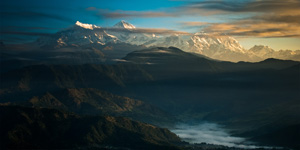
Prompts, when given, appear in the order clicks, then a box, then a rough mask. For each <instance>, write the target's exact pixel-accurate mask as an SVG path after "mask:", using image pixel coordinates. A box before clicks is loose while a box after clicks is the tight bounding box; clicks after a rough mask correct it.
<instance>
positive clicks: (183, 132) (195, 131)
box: [171, 122, 271, 149]
mask: <svg viewBox="0 0 300 150" xmlns="http://www.w3.org/2000/svg"><path fill="white" fill-rule="evenodd" d="M171 131H172V132H174V133H175V134H177V135H178V136H179V137H180V138H181V139H182V140H184V141H186V142H189V143H193V144H195V143H207V144H216V145H224V146H228V147H237V148H248V149H249V148H250V149H252V148H253V149H254V148H271V147H266V146H256V145H253V144H254V143H253V142H250V141H247V139H245V138H242V137H234V136H232V135H230V133H229V131H228V130H226V129H224V128H223V127H222V126H221V125H218V124H216V123H210V122H202V123H198V124H193V125H189V124H178V125H176V127H175V129H173V130H171Z"/></svg>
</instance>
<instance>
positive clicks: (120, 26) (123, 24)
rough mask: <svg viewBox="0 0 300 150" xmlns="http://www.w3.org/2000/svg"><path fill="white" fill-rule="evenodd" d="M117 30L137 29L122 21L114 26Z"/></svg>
mask: <svg viewBox="0 0 300 150" xmlns="http://www.w3.org/2000/svg"><path fill="white" fill-rule="evenodd" d="M114 27H115V28H125V29H135V26H134V25H132V24H130V23H128V22H126V21H124V20H122V21H120V22H118V23H117V24H115V25H114Z"/></svg>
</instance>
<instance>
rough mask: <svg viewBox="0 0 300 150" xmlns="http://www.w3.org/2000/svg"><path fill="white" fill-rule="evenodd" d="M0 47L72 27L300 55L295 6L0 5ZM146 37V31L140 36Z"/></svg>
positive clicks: (108, 0) (195, 0) (290, 2)
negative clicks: (123, 29) (223, 40)
mask: <svg viewBox="0 0 300 150" xmlns="http://www.w3.org/2000/svg"><path fill="white" fill-rule="evenodd" d="M0 4H1V5H0V19H1V20H0V33H1V36H0V41H2V42H3V43H5V44H6V43H7V44H12V43H25V42H30V41H33V40H35V39H36V38H38V37H39V36H46V35H49V34H53V33H55V32H57V31H60V30H63V29H65V28H68V27H71V26H72V25H74V24H75V22H76V21H80V22H83V23H89V24H95V25H97V26H101V27H110V26H113V25H114V24H115V23H117V22H119V21H120V20H125V21H127V22H130V23H131V24H133V25H135V26H136V27H138V28H151V29H153V28H155V29H168V30H174V31H178V32H182V33H184V32H188V33H196V32H206V33H211V34H226V35H230V36H234V37H235V38H236V39H237V40H238V41H239V42H240V43H241V45H242V46H244V47H245V48H246V49H249V48H251V47H253V46H254V45H267V46H270V47H271V48H273V49H274V50H280V49H290V50H297V49H300V0H149V1H148V0H1V2H0ZM141 31H149V30H141Z"/></svg>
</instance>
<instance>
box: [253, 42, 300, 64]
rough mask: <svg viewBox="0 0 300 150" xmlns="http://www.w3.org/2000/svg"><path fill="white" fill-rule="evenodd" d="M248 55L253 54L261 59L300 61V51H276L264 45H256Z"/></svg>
mask: <svg viewBox="0 0 300 150" xmlns="http://www.w3.org/2000/svg"><path fill="white" fill-rule="evenodd" d="M248 53H252V54H254V55H256V56H257V57H259V58H261V59H267V58H278V59H290V60H297V61H300V50H296V51H292V50H279V51H275V50H273V49H272V48H270V47H268V46H264V45H255V46H253V47H252V48H250V49H249V50H248Z"/></svg>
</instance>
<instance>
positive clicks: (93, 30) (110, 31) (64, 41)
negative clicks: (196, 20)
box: [37, 20, 300, 62]
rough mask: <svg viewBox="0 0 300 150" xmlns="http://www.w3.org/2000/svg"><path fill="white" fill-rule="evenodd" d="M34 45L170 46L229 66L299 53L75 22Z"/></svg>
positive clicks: (124, 24) (124, 25)
mask: <svg viewBox="0 0 300 150" xmlns="http://www.w3.org/2000/svg"><path fill="white" fill-rule="evenodd" d="M133 31H135V32H133ZM37 42H38V44H39V45H40V46H41V47H52V48H62V47H68V46H76V47H80V46H85V47H86V46H88V47H90V45H102V46H105V45H112V44H117V43H125V44H131V45H137V46H146V47H152V46H153V47H157V46H163V47H169V46H173V47H178V48H180V49H182V50H184V51H187V52H193V53H198V54H202V55H205V56H208V57H210V58H213V59H219V60H226V61H233V62H238V61H260V60H263V59H266V58H271V57H273V58H279V59H291V58H293V57H291V56H296V58H298V55H299V52H296V51H283V50H282V51H274V50H273V49H271V48H269V47H266V46H254V47H253V48H251V49H250V50H246V49H245V48H243V47H242V46H241V45H240V44H239V42H238V41H237V40H236V39H234V38H233V37H231V36H227V35H215V34H207V33H203V32H199V33H195V34H191V35H181V34H171V35H157V34H154V33H144V32H138V30H137V28H136V27H135V26H134V25H132V24H130V23H128V22H126V21H124V20H122V21H120V22H118V23H117V24H115V25H114V26H113V27H111V28H102V27H100V26H96V25H92V24H86V23H81V22H79V21H77V22H76V23H75V25H73V26H72V27H70V28H67V29H65V30H63V31H60V32H57V33H56V34H54V35H53V36H50V37H41V38H39V39H38V41H37ZM299 59H300V58H299ZM299 59H298V60H299Z"/></svg>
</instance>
